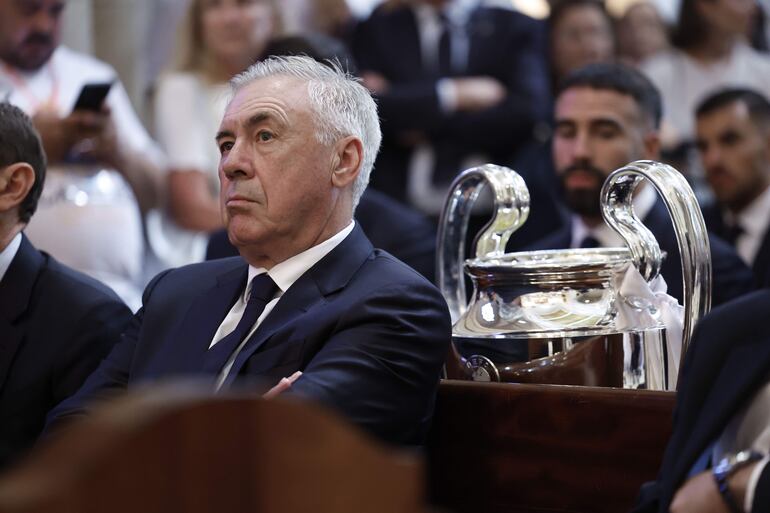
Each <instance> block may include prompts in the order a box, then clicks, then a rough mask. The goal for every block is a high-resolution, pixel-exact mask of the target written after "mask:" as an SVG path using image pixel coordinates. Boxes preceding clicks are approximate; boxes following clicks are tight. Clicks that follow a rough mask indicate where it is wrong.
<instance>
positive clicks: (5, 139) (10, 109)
mask: <svg viewBox="0 0 770 513" xmlns="http://www.w3.org/2000/svg"><path fill="white" fill-rule="evenodd" d="M18 162H26V163H27V164H29V165H30V166H32V169H33V170H34V171H35V183H34V184H32V188H31V189H30V190H29V193H28V194H27V197H26V198H24V200H23V201H22V202H21V205H19V221H21V222H22V223H28V222H29V220H30V219H31V218H32V214H34V213H35V210H36V209H37V202H38V200H39V199H40V193H42V192H43V182H44V181H45V167H46V159H45V152H44V151H43V144H42V142H41V141H40V136H39V135H38V133H37V130H35V127H34V125H33V124H32V120H31V119H30V118H29V116H27V115H26V114H25V113H24V112H23V111H22V110H21V109H19V108H18V107H15V106H13V105H11V104H10V103H7V102H0V168H5V167H7V166H10V165H11V164H16V163H18Z"/></svg>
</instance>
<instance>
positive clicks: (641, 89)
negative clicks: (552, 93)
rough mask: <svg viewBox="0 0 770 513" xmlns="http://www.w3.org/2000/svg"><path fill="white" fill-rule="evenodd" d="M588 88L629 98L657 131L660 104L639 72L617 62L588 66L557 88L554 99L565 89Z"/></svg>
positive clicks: (570, 75)
mask: <svg viewBox="0 0 770 513" xmlns="http://www.w3.org/2000/svg"><path fill="white" fill-rule="evenodd" d="M575 87H589V88H591V89H600V90H611V91H616V92H618V93H621V94H625V95H628V96H631V97H632V98H633V99H634V101H635V102H636V104H637V105H638V106H639V109H640V110H641V111H642V113H643V114H644V115H645V116H647V117H648V118H649V120H650V121H651V122H652V125H653V126H654V127H655V128H656V129H657V128H659V127H660V118H661V116H662V115H663V103H662V101H661V99H660V93H659V92H658V89H657V88H656V87H655V86H654V85H653V83H652V82H650V80H649V79H648V78H647V77H646V76H644V75H643V74H642V73H641V72H640V71H638V70H636V69H634V68H632V67H631V66H628V65H625V64H621V63H617V62H601V63H595V64H589V65H587V66H584V67H582V68H580V69H577V70H575V71H573V72H572V73H570V74H569V75H567V76H566V77H565V78H564V80H562V82H561V83H560V84H559V87H558V90H557V94H556V96H557V97H559V96H561V94H562V93H564V91H566V90H567V89H573V88H575Z"/></svg>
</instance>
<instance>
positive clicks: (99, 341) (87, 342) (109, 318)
mask: <svg viewBox="0 0 770 513" xmlns="http://www.w3.org/2000/svg"><path fill="white" fill-rule="evenodd" d="M130 322H131V311H130V310H129V309H128V307H127V306H126V305H125V304H123V303H122V302H120V301H118V300H117V299H111V298H107V299H105V300H104V301H103V302H101V303H99V304H97V305H95V306H94V307H93V308H91V309H90V310H89V311H88V312H87V313H86V314H85V315H83V316H82V317H81V319H80V320H79V322H78V323H77V328H76V329H75V332H76V333H77V334H78V335H77V338H76V339H75V340H73V341H71V342H70V343H68V344H66V345H65V347H64V348H63V350H62V351H61V354H59V355H57V357H56V362H57V364H56V367H55V369H54V374H53V377H52V388H53V397H52V399H53V404H54V405H55V404H58V403H60V402H61V401H63V400H64V399H66V398H67V397H70V396H71V395H73V394H74V393H75V392H77V390H78V388H79V387H80V386H81V385H82V384H83V382H84V381H85V380H86V378H87V377H88V376H89V375H90V374H91V373H92V372H93V371H94V370H95V369H96V368H97V366H98V365H99V364H100V362H101V361H102V359H103V358H104V357H105V356H107V355H108V354H109V352H110V350H111V349H112V347H113V346H114V345H115V343H116V342H117V341H118V340H120V336H121V333H123V332H124V331H125V330H126V328H128V326H129V324H130Z"/></svg>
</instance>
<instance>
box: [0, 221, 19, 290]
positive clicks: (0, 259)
mask: <svg viewBox="0 0 770 513" xmlns="http://www.w3.org/2000/svg"><path fill="white" fill-rule="evenodd" d="M19 246H21V233H17V234H16V237H14V238H13V239H11V242H10V243H9V244H8V245H7V246H6V247H5V249H4V250H2V251H0V282H1V281H3V276H5V273H6V272H8V268H9V267H11V262H13V258H14V257H15V256H16V252H17V251H19Z"/></svg>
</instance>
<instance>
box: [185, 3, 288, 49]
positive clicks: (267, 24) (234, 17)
mask: <svg viewBox="0 0 770 513" xmlns="http://www.w3.org/2000/svg"><path fill="white" fill-rule="evenodd" d="M200 9H201V12H200V16H201V26H202V29H203V43H204V47H205V48H206V50H207V51H208V52H210V54H211V57H213V58H214V59H224V60H229V61H234V62H242V61H243V60H244V59H246V61H247V62H248V60H250V59H254V58H255V56H258V55H259V54H260V53H262V50H263V48H264V46H265V45H266V44H267V41H268V40H269V39H270V37H271V36H272V34H273V28H274V27H273V19H274V13H273V7H272V5H271V4H270V3H269V2H267V1H265V0H201V3H200Z"/></svg>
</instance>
